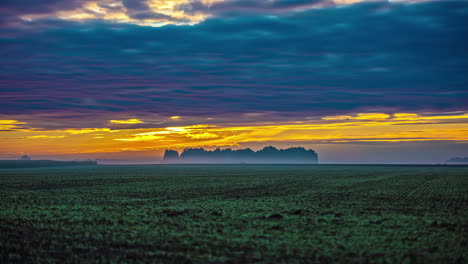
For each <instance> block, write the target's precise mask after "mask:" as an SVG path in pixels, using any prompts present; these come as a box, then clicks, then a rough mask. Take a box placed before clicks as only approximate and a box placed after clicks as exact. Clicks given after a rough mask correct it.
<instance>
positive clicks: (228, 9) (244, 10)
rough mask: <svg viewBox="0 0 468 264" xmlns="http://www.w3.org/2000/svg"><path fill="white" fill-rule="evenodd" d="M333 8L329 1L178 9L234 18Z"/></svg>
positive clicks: (276, 0) (245, 1) (242, 0)
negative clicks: (320, 7) (324, 7)
mask: <svg viewBox="0 0 468 264" xmlns="http://www.w3.org/2000/svg"><path fill="white" fill-rule="evenodd" d="M318 5H320V6H334V2H333V1H331V0H263V1H251V0H227V1H222V2H216V3H213V4H212V5H206V4H203V3H202V2H201V1H192V2H190V3H188V4H185V5H181V6H179V7H178V8H179V9H181V10H184V11H186V12H192V13H197V12H202V13H209V14H212V15H216V16H235V15H239V14H259V13H264V14H265V13H284V12H290V11H297V10H300V9H308V8H312V7H314V6H318Z"/></svg>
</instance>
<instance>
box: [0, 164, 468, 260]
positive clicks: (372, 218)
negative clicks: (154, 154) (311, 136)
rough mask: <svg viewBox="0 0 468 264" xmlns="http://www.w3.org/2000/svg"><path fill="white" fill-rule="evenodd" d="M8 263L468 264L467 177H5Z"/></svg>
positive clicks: (104, 169)
mask: <svg viewBox="0 0 468 264" xmlns="http://www.w3.org/2000/svg"><path fill="white" fill-rule="evenodd" d="M0 256H1V258H0V262H1V263H14V262H22V263H23V262H35V263H38V262H40V263H43V262H59V263H63V262H73V263H83V262H122V261H123V262H150V263H151V262H153V263H191V262H193V263H220V262H228V263H252V262H265V263H272V262H274V263H336V262H339V263H363V262H370V263H467V262H468V167H398V166H393V167H392V166H388V167H385V166H307V165H305V166H300V165H299V166H272V165H229V166H222V165H219V166H218V165H216V166H203V165H192V166H189V165H186V166H172V165H164V166H157V165H154V166H83V167H60V168H58V167H57V168H37V169H12V170H0Z"/></svg>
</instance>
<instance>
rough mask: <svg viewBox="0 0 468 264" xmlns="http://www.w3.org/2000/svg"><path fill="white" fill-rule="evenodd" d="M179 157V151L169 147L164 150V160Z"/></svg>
mask: <svg viewBox="0 0 468 264" xmlns="http://www.w3.org/2000/svg"><path fill="white" fill-rule="evenodd" d="M178 158H179V152H177V151H176V150H171V149H167V150H166V151H165V152H164V157H163V160H171V159H172V160H173V159H178Z"/></svg>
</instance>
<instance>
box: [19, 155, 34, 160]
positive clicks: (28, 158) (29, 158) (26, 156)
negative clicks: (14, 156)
mask: <svg viewBox="0 0 468 264" xmlns="http://www.w3.org/2000/svg"><path fill="white" fill-rule="evenodd" d="M18 160H31V157H29V156H28V155H23V156H21V158H19V159H18Z"/></svg>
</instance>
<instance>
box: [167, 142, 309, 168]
mask: <svg viewBox="0 0 468 264" xmlns="http://www.w3.org/2000/svg"><path fill="white" fill-rule="evenodd" d="M162 163H166V164H241V163H242V164H249V163H250V164H317V163H318V155H317V153H316V152H315V151H314V150H312V149H309V150H306V149H305V148H303V147H294V148H288V149H279V150H278V149H277V148H275V147H272V146H269V147H265V148H263V149H262V150H259V151H253V150H251V149H249V148H247V149H239V150H232V149H230V148H227V149H219V148H217V149H215V150H213V151H210V150H205V149H203V148H186V149H184V150H183V151H182V153H180V155H179V153H178V152H177V151H175V150H166V152H165V153H164V157H163V160H162Z"/></svg>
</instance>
